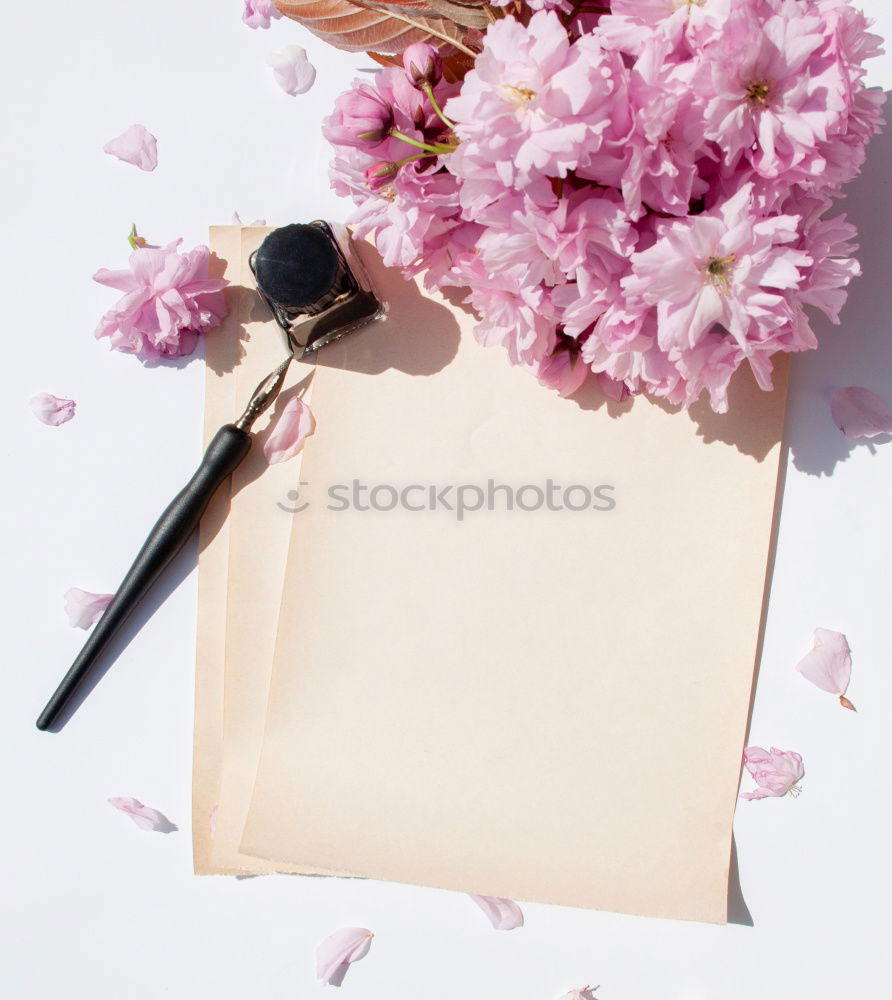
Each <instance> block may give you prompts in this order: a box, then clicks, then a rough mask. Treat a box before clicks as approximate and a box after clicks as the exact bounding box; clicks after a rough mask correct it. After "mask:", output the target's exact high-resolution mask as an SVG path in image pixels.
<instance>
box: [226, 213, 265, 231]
mask: <svg viewBox="0 0 892 1000" xmlns="http://www.w3.org/2000/svg"><path fill="white" fill-rule="evenodd" d="M232 225H233V226H248V227H251V226H265V225H266V219H255V220H254V221H253V222H242V219H241V216H240V215H239V214H238V212H233V213H232Z"/></svg>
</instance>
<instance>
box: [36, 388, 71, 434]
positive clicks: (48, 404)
mask: <svg viewBox="0 0 892 1000" xmlns="http://www.w3.org/2000/svg"><path fill="white" fill-rule="evenodd" d="M76 406H77V404H76V403H75V401H74V400H73V399H63V398H62V397H60V396H54V395H53V394H52V393H51V392H38V393H37V395H36V396H32V397H31V409H32V410H33V411H34V416H35V417H37V419H38V420H40V421H41V422H42V423H44V424H49V425H50V427H58V426H59V425H60V424H66V423H68V421H69V420H71V418H72V417H73V416H74V410H75V407H76Z"/></svg>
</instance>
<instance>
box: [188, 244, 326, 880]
mask: <svg viewBox="0 0 892 1000" xmlns="http://www.w3.org/2000/svg"><path fill="white" fill-rule="evenodd" d="M268 232H270V230H269V229H268V228H244V229H242V228H240V227H235V226H219V227H214V228H212V230H211V234H210V246H211V249H212V250H213V252H214V254H215V259H214V267H215V268H216V273H217V274H219V275H222V276H225V277H226V278H228V279H229V281H230V282H231V285H230V287H229V288H228V289H227V292H226V294H227V298H228V304H229V314H228V316H227V318H226V319H225V320H224V322H223V324H222V325H221V326H220V327H219V328H218V329H217V330H214V331H212V332H211V333H210V334H209V335H208V337H207V339H206V344H205V357H206V363H207V378H206V387H205V439H206V441H207V440H210V438H211V437H212V436H213V435H214V433H216V431H217V429H218V428H219V427H220V426H221V425H222V424H224V423H230V422H232V421H233V420H235V419H236V418H237V417H238V415H239V414H240V413H241V410H242V409H243V408H244V406H245V404H246V403H247V401H248V399H249V398H250V395H251V392H252V390H253V389H254V387H255V386H256V385H257V384H258V383H259V382H260V381H261V379H262V378H263V377H264V376H265V375H267V374H268V373H269V372H270V371H271V370H272V369H273V368H275V366H276V365H277V364H278V363H279V362H280V361H281V360H282V359H283V358H284V357H285V347H284V339H283V336H282V334H281V332H280V331H279V329H278V327H277V326H276V324H275V322H274V321H273V319H272V317H271V316H270V314H269V311H268V310H267V309H266V307H265V306H264V305H263V303H262V301H261V300H260V299H259V297H258V296H257V294H256V291H255V283H254V280H253V275H252V273H251V270H250V267H249V266H248V257H249V255H250V253H251V252H252V251H253V250H254V249H255V248H256V247H257V246H258V245H259V244H260V242H261V241H262V239H263V237H264V236H265V235H266V233H268ZM312 372H313V369H312V368H311V367H310V366H307V365H305V364H299V363H297V362H294V363H293V364H292V368H291V370H290V372H289V375H288V379H287V381H286V383H285V387H284V389H283V391H282V393H281V395H280V397H279V399H278V401H277V403H276V405H275V407H274V409H273V411H272V413H271V414H269V415H266V416H265V417H263V418H261V420H260V421H258V423H257V425H256V426H255V441H254V445H253V447H252V449H251V451H250V452H249V454H248V456H247V457H246V459H245V460H244V462H243V463H242V464H241V466H240V467H239V468H238V469H237V470H236V472H235V473H234V474H233V476H232V479H231V482H230V483H228V484H226V486H224V487H223V488H221V490H220V492H219V493H218V495H217V496H216V497H215V499H214V501H213V504H212V506H211V507H210V508H209V510H208V512H207V513H206V514H205V517H204V519H203V521H202V525H201V530H200V543H199V544H200V549H201V552H200V556H199V599H198V648H197V670H196V704H195V747H194V776H193V824H192V828H193V854H194V867H195V871H196V873H198V874H262V873H266V872H271V871H286V872H292V871H298V872H305V871H306V872H309V873H315V869H312V868H306V867H303V866H297V867H296V866H293V865H288V864H285V863H281V864H280V863H275V862H270V861H265V860H260V859H258V858H250V857H245V856H244V855H242V854H241V853H240V852H239V850H238V845H239V840H240V839H241V833H242V829H243V826H244V821H245V816H246V814H247V808H248V804H249V801H250V795H251V790H252V788H253V783H254V774H255V771H256V769H257V760H258V757H259V753H260V746H261V740H262V735H263V725H264V720H265V717H266V702H267V696H268V693H269V679H270V673H271V670H272V656H273V651H274V644H275V636H276V626H277V620H278V613H279V603H280V600H281V595H282V587H283V583H284V575H285V560H286V556H287V552H288V541H289V538H290V534H291V518H292V516H293V514H292V513H291V512H292V511H293V510H294V508H295V507H296V506H297V504H296V502H295V493H299V480H300V456H298V457H297V458H295V459H292V460H291V461H289V462H285V463H281V464H278V465H273V466H269V465H268V464H267V461H266V458H265V457H264V455H263V443H264V441H265V440H266V438H267V436H268V433H269V429H270V426H271V424H272V423H273V422H274V420H275V418H276V416H277V415H278V414H279V413H280V412H281V410H282V408H283V407H284V406H285V404H286V403H287V401H288V399H289V398H290V397H291V396H292V395H293V394H294V392H295V391H296V389H297V388H298V387H301V388H304V384H305V382H306V380H308V379H309V376H310V375H311V374H312ZM310 388H311V386H310ZM310 388H308V389H307V390H306V392H305V394H304V398H309V394H310Z"/></svg>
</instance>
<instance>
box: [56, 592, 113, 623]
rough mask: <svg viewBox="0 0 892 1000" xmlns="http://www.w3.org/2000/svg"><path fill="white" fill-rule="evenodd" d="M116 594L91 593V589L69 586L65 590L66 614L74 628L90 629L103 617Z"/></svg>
mask: <svg viewBox="0 0 892 1000" xmlns="http://www.w3.org/2000/svg"><path fill="white" fill-rule="evenodd" d="M114 596H115V595H114V594H91V593H90V591H89V590H81V589H80V588H79V587H69V588H68V590H66V591H65V598H64V600H65V614H66V615H68V624H69V625H70V626H71V627H72V628H82V629H88V628H90V626H92V625H95V624H96V622H98V621H99V619H100V618H101V617H102V612H103V611H105V609H106V608H107V607H108V606H109V604H111V600H112V598H113V597H114Z"/></svg>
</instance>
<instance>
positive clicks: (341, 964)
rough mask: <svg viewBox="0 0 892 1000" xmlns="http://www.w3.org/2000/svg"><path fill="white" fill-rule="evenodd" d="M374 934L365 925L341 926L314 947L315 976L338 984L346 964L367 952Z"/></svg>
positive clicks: (342, 976) (355, 960)
mask: <svg viewBox="0 0 892 1000" xmlns="http://www.w3.org/2000/svg"><path fill="white" fill-rule="evenodd" d="M374 936H375V935H374V934H372V932H371V931H370V930H367V929H366V928H365V927H342V928H341V929H340V930H337V931H335V932H334V934H329V935H328V937H327V938H326V939H325V940H324V941H322V942H320V944H319V947H318V948H317V949H316V978H317V979H318V980H319V981H320V982H323V983H331V984H332V985H334V986H340V984H341V981H342V980H343V978H344V974H345V973H346V971H347V966H348V965H350V964H351V963H353V962H358V961H359V960H360V959H361V958H365V956H366V955H367V954H368V953H369V948H370V947H371V944H372V938H373V937H374Z"/></svg>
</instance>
